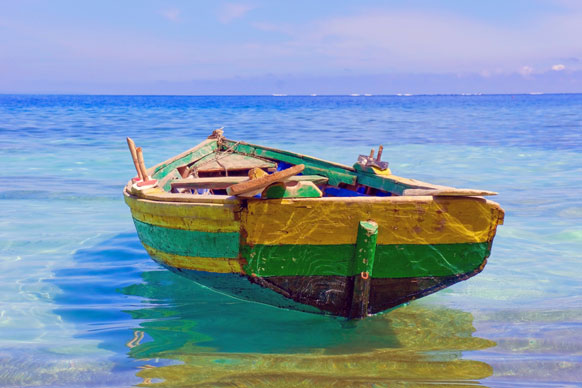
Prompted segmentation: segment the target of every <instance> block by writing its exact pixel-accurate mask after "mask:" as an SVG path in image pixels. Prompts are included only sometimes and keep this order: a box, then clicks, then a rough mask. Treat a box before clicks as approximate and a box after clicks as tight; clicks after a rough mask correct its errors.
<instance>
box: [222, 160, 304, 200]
mask: <svg viewBox="0 0 582 388" xmlns="http://www.w3.org/2000/svg"><path fill="white" fill-rule="evenodd" d="M304 168H305V166H304V165H303V164H298V165H297V166H293V167H289V168H288V169H285V170H283V171H277V172H276V173H273V174H271V175H267V176H264V177H262V178H258V179H253V180H249V181H246V182H241V183H237V184H236V185H232V186H230V187H229V188H228V189H226V192H227V193H228V194H229V195H240V194H245V193H248V192H251V191H255V190H261V189H263V188H265V187H267V186H269V185H271V184H273V183H276V182H281V181H284V180H285V179H287V178H289V177H292V176H293V175H297V174H299V173H300V172H301V171H303V169H304Z"/></svg>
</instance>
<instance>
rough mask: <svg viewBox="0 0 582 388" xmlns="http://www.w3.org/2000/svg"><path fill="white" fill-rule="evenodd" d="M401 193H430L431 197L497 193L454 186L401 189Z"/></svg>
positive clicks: (476, 195)
mask: <svg viewBox="0 0 582 388" xmlns="http://www.w3.org/2000/svg"><path fill="white" fill-rule="evenodd" d="M402 195H407V196H423V195H430V196H433V197H439V196H440V197H444V196H453V197H483V196H488V195H497V193H496V192H494V191H487V190H474V189H455V188H447V189H406V190H404V191H403V193H402Z"/></svg>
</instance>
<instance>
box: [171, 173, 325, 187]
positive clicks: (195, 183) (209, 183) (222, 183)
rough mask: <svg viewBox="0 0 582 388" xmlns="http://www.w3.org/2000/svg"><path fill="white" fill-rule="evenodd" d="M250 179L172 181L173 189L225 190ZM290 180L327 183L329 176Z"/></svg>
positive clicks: (218, 178) (318, 183) (221, 178)
mask: <svg viewBox="0 0 582 388" xmlns="http://www.w3.org/2000/svg"><path fill="white" fill-rule="evenodd" d="M247 180H249V178H248V177H246V176H224V177H210V178H186V179H176V180H174V181H172V183H171V185H172V188H173V189H216V190H224V189H226V188H227V187H229V186H232V185H234V184H237V183H240V182H245V181H247ZM287 181H290V182H313V183H314V184H315V185H322V184H325V183H327V181H328V179H327V177H324V176H321V175H295V176H292V177H291V178H288V179H287Z"/></svg>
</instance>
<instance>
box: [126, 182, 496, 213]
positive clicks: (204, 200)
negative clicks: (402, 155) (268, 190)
mask: <svg viewBox="0 0 582 388" xmlns="http://www.w3.org/2000/svg"><path fill="white" fill-rule="evenodd" d="M130 189H131V183H130V184H128V186H127V187H126V188H125V190H124V191H123V194H124V195H125V196H126V197H130V198H132V199H135V200H139V201H143V202H151V203H158V204H160V203H165V204H167V205H175V206H178V205H186V206H195V205H205V204H208V205H212V204H220V205H232V204H241V203H242V202H243V201H245V202H248V201H261V202H264V201H270V203H272V204H275V203H280V204H291V203H310V202H343V203H346V204H352V203H382V202H400V203H426V202H432V201H435V198H438V199H445V198H446V199H449V200H463V199H465V200H466V199H473V200H477V201H480V202H483V201H484V202H485V203H486V204H487V205H489V206H491V207H492V208H495V209H496V210H498V211H500V212H502V213H504V212H505V211H504V210H503V208H502V207H501V205H499V204H498V203H497V202H495V201H492V200H490V199H487V198H484V197H481V196H438V197H433V196H430V195H422V196H420V195H419V196H406V195H400V196H390V197H375V196H368V197H366V196H361V197H320V198H276V199H261V198H239V197H236V196H229V195H211V196H210V195H209V196H202V195H193V194H171V193H158V192H156V193H148V192H147V190H144V191H141V192H140V195H136V194H134V193H132V192H131V190H130ZM172 199H176V200H172ZM438 199H437V200H438Z"/></svg>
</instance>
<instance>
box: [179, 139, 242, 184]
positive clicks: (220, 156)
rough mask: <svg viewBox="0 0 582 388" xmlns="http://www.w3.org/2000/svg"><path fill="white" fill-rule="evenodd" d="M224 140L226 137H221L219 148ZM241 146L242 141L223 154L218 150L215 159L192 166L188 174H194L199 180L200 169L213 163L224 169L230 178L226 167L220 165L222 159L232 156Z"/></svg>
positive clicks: (218, 140) (218, 141)
mask: <svg viewBox="0 0 582 388" xmlns="http://www.w3.org/2000/svg"><path fill="white" fill-rule="evenodd" d="M223 139H224V137H222V136H221V137H219V138H218V139H217V141H216V142H217V143H218V146H219V147H220V146H222V144H223ZM239 144H240V140H239V141H237V142H236V143H234V144H233V145H232V146H230V147H228V148H227V149H226V150H224V151H223V152H219V151H218V149H217V150H216V152H215V154H214V159H208V160H206V161H204V162H203V163H200V164H198V165H195V166H192V168H190V170H188V174H194V177H196V178H198V169H199V168H200V167H202V166H204V165H206V164H208V163H211V162H216V164H218V165H219V166H220V167H222V169H223V170H224V171H225V173H226V176H228V169H227V168H226V166H225V165H223V164H222V163H220V159H224V158H225V157H227V156H228V155H230V154H232V153H233V152H234V149H235V148H236V147H237V146H238V145H239Z"/></svg>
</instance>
